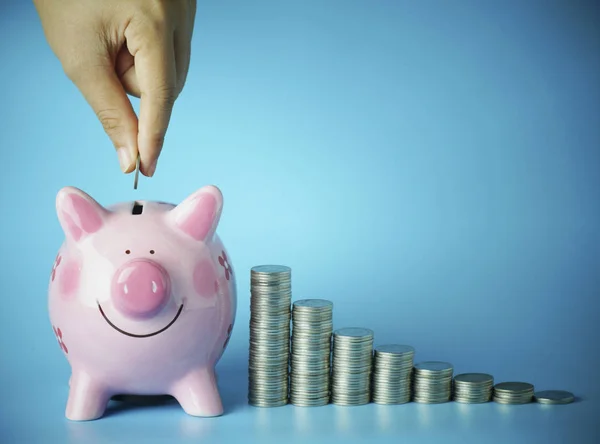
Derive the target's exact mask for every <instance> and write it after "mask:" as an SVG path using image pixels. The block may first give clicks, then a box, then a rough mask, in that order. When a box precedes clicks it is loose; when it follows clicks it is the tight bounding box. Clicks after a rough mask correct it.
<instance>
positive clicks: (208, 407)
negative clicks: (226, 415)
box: [173, 369, 223, 418]
mask: <svg viewBox="0 0 600 444" xmlns="http://www.w3.org/2000/svg"><path fill="white" fill-rule="evenodd" d="M173 396H174V397H175V399H177V401H178V402H179V404H180V405H181V407H182V408H183V410H184V411H185V412H186V413H187V414H188V415H190V416H201V417H203V418H210V417H215V416H221V415H222V414H223V403H222V402H221V396H220V395H219V390H218V389H217V382H216V378H215V373H214V370H212V369H202V370H199V371H195V372H192V373H191V374H189V375H188V376H187V377H185V378H183V379H182V380H181V381H179V383H178V384H176V386H175V388H174V391H173Z"/></svg>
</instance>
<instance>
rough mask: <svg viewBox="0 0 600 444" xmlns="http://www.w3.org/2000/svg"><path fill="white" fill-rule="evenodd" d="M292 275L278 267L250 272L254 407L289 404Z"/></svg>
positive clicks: (250, 395) (251, 397)
mask: <svg viewBox="0 0 600 444" xmlns="http://www.w3.org/2000/svg"><path fill="white" fill-rule="evenodd" d="M291 274H292V273H291V269H290V268H289V267H285V266H281V265H259V266H256V267H253V268H252V270H251V271H250V293H251V295H250V356H249V360H248V367H249V368H248V402H249V403H250V404H251V405H254V406H256V407H279V406H282V405H285V404H287V403H288V390H289V383H288V376H289V352H290V318H291V311H290V305H291V300H292V279H291V278H292V276H291Z"/></svg>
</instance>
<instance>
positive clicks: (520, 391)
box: [494, 382, 533, 404]
mask: <svg viewBox="0 0 600 444" xmlns="http://www.w3.org/2000/svg"><path fill="white" fill-rule="evenodd" d="M531 401H533V385H532V384H529V383H527V382H501V383H500V384H496V385H495V386H494V402H498V403H500V404H527V403H529V402H531Z"/></svg>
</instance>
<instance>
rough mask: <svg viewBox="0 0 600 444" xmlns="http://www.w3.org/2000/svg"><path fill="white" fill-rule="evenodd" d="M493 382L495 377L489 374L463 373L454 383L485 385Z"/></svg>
mask: <svg viewBox="0 0 600 444" xmlns="http://www.w3.org/2000/svg"><path fill="white" fill-rule="evenodd" d="M493 380H494V377H493V376H492V375H488V374H487V373H462V374H460V375H456V376H455V377H454V382H458V383H461V382H465V383H472V384H484V383H491V382H492V381H493Z"/></svg>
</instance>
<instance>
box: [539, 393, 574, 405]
mask: <svg viewBox="0 0 600 444" xmlns="http://www.w3.org/2000/svg"><path fill="white" fill-rule="evenodd" d="M534 396H535V400H536V402H538V403H539V404H570V403H571V402H573V401H574V400H575V395H574V394H573V393H571V392H567V391H565V390H542V391H539V392H535V394H534Z"/></svg>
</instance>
